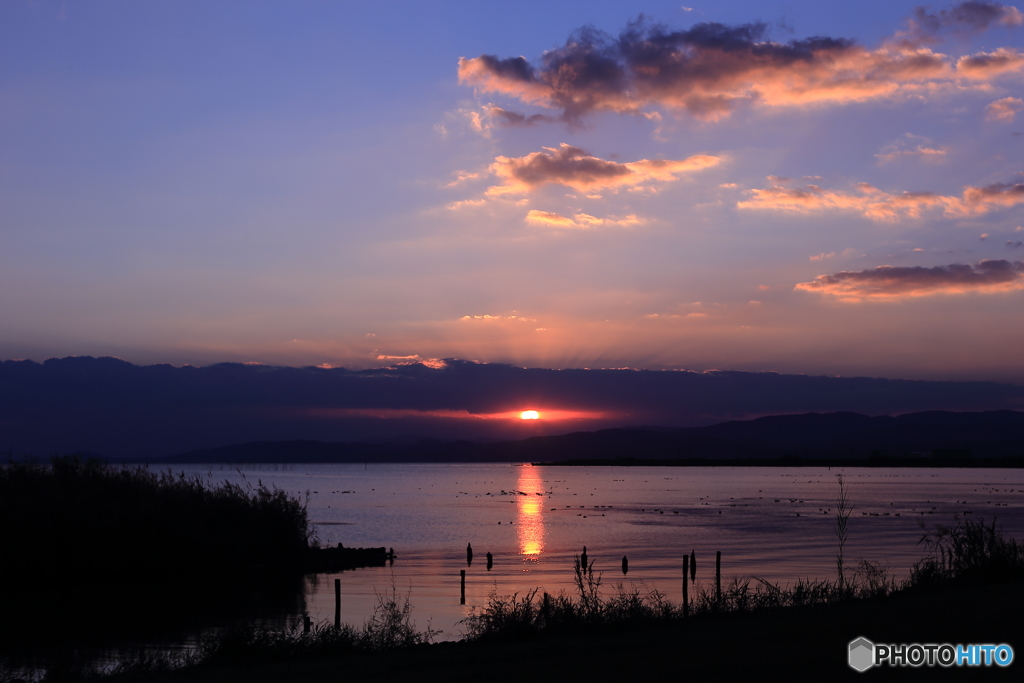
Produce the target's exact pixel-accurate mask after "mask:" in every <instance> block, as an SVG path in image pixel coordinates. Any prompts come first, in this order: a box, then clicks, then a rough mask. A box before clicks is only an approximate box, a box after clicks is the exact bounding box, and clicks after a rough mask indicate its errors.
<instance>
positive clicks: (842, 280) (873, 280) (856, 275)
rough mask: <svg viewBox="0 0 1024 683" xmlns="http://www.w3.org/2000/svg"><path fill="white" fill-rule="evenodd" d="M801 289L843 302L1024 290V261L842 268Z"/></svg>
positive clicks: (797, 287)
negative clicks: (865, 268)
mask: <svg viewBox="0 0 1024 683" xmlns="http://www.w3.org/2000/svg"><path fill="white" fill-rule="evenodd" d="M795 289H796V290H798V291H805V292H816V293H818V294H827V295H830V296H834V297H837V298H839V299H840V300H841V301H867V300H885V299H897V298H904V297H920V296H932V295H935V294H962V293H965V292H982V293H992V292H1006V291H1012V290H1017V289H1024V263H1022V262H1020V261H1017V262H1014V263H1011V262H1009V261H1004V260H990V261H979V262H978V263H976V264H974V265H973V266H972V265H965V264H961V263H953V264H950V265H948V266H935V267H934V268H922V267H921V266H914V267H902V266H900V267H894V266H878V267H877V268H873V269H871V270H862V271H858V272H853V271H841V272H839V273H835V274H833V275H819V276H818V277H816V278H815V279H814V280H813V281H811V282H801V283H799V284H797V285H796V287H795Z"/></svg>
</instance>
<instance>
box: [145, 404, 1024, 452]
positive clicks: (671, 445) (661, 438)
mask: <svg viewBox="0 0 1024 683" xmlns="http://www.w3.org/2000/svg"><path fill="white" fill-rule="evenodd" d="M933 452H937V454H938V455H942V454H943V453H944V452H945V453H946V454H949V453H953V454H956V455H958V456H964V455H966V454H967V453H968V452H969V454H970V455H971V456H972V457H974V458H1003V457H1021V456H1024V412H1020V411H1011V410H999V411H988V412H976V413H970V412H964V413H956V412H944V411H930V412H923V413H910V414H906V415H900V416H898V417H887V416H882V417H867V416H864V415H859V414H856V413H806V414H804V415H775V416H770V417H762V418H758V419H756V420H745V421H732V422H723V423H721V424H716V425H712V426H709V427H693V428H687V429H658V428H643V427H638V428H625V429H605V430H600V431H595V432H576V433H572V434H563V435H559V436H542V437H534V438H531V439H525V440H522V441H501V442H496V443H478V442H470V441H427V440H425V441H419V442H417V443H413V444H387V443H361V442H355V443H325V442H321V441H258V442H252V443H243V444H237V445H233V446H225V447H222V448H210V449H203V450H195V451H191V452H189V453H182V454H179V455H174V456H170V457H165V458H159V459H156V460H150V461H148V462H159V463H204V462H223V463H243V462H246V463H269V462H289V463H299V462H306V463H329V462H537V461H555V460H572V459H615V458H638V459H670V458H675V459H679V458H707V459H736V458H743V459H757V458H783V457H792V456H797V457H800V458H835V459H838V458H868V457H871V456H872V455H875V456H890V457H893V456H895V457H904V456H911V455H930V454H932V453H933Z"/></svg>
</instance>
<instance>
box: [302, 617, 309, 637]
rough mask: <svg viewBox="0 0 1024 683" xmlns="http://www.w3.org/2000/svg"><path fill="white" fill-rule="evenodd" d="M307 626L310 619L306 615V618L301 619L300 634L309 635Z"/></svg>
mask: <svg viewBox="0 0 1024 683" xmlns="http://www.w3.org/2000/svg"><path fill="white" fill-rule="evenodd" d="M309 624H310V618H309V615H308V614H307V615H306V616H304V617H302V632H303V633H309Z"/></svg>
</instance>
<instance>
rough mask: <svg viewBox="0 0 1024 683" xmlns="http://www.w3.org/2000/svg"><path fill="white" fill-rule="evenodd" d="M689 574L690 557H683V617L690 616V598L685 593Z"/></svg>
mask: <svg viewBox="0 0 1024 683" xmlns="http://www.w3.org/2000/svg"><path fill="white" fill-rule="evenodd" d="M689 573H690V556H689V555H683V616H684V617H688V616H690V596H689V595H687V591H686V580H687V579H688V578H689V576H688V575H689Z"/></svg>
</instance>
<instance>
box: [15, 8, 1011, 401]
mask: <svg viewBox="0 0 1024 683" xmlns="http://www.w3.org/2000/svg"><path fill="white" fill-rule="evenodd" d="M0 311H2V314H0V359H32V360H35V361H40V362H41V361H43V360H45V359H47V358H50V357H64V356H85V355H90V356H114V357H118V358H122V359H124V360H126V361H129V362H131V363H134V364H142V365H148V364H156V363H169V364H172V365H175V366H181V365H185V364H192V365H197V366H208V365H211V364H214V363H219V362H228V361H230V362H250V363H263V364H268V365H280V366H325V367H326V366H331V367H345V368H349V369H355V370H359V369H366V368H375V367H382V366H388V365H394V364H400V363H408V362H416V361H425V362H427V363H432V364H435V365H437V364H438V361H437V359H464V360H468V361H478V362H484V363H494V364H508V365H511V366H517V367H530V368H550V369H563V368H645V369H651V370H660V369H672V370H678V369H689V370H695V371H698V372H699V371H704V370H709V369H718V370H738V371H755V372H763V371H772V372H780V373H790V374H793V373H796V374H807V375H843V376H867V377H888V378H910V379H927V380H983V381H997V382H1011V383H1017V384H1024V354H1022V353H1020V349H1021V348H1024V315H1022V311H1024V15H1022V13H1021V11H1019V10H1018V9H1016V8H1014V7H1012V6H1004V5H1001V4H998V3H985V2H966V3H961V4H934V5H929V6H925V7H919V6H918V4H917V3H912V2H893V1H886V2H874V1H869V2H859V3H849V2H823V1H820V0H819V1H817V2H803V1H788V2H783V3H776V2H734V1H728V0H724V1H722V0H719V1H717V2H715V3H708V4H704V5H702V4H700V3H696V2H694V3H693V4H692V6H690V5H689V4H687V5H685V6H684V5H680V4H679V3H669V2H661V1H653V0H652V1H641V2H636V1H635V0H632V1H630V2H595V1H593V0H590V1H587V2H568V1H567V2H558V3H551V2H544V3H539V2H519V3H516V4H515V6H514V7H512V6H509V5H506V4H493V3H478V2H435V3H408V2H373V3H354V2H341V3H338V2H322V3H321V2H303V3H275V2H261V3H248V2H217V3H209V2H187V1H181V2H173V3H169V2H168V3H137V2H75V1H72V0H69V1H66V2H35V1H33V2H28V1H21V0H6V1H5V2H2V3H0Z"/></svg>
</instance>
